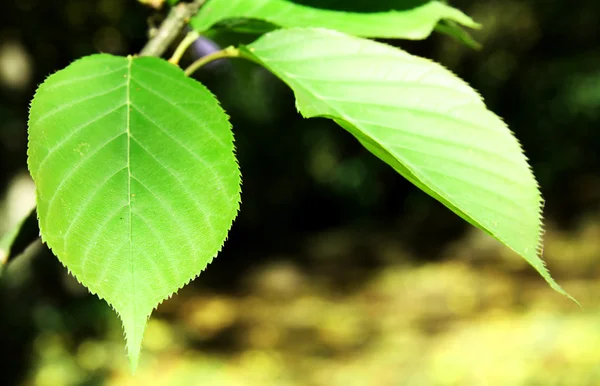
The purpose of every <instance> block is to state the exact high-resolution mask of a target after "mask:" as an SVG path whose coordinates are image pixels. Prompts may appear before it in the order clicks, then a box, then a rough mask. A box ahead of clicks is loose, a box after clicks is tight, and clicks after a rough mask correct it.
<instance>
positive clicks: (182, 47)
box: [169, 31, 200, 64]
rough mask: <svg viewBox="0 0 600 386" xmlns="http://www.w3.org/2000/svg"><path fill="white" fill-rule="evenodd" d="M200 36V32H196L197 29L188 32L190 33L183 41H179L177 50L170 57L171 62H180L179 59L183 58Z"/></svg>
mask: <svg viewBox="0 0 600 386" xmlns="http://www.w3.org/2000/svg"><path fill="white" fill-rule="evenodd" d="M199 37H200V34H199V33H198V32H196V31H191V32H188V34H187V35H185V37H184V38H183V40H182V41H181V43H179V45H178V46H177V48H176V49H175V52H174V53H173V56H171V59H169V62H171V63H173V64H179V61H180V60H181V57H182V56H183V54H184V53H185V51H186V50H187V49H188V48H189V47H190V46H191V45H192V43H194V42H195V41H196V40H197V39H198V38H199Z"/></svg>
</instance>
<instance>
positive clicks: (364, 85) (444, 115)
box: [242, 29, 565, 294]
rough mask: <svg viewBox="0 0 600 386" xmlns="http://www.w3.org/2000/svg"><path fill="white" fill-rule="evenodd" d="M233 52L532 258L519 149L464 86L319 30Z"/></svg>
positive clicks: (537, 264)
mask: <svg viewBox="0 0 600 386" xmlns="http://www.w3.org/2000/svg"><path fill="white" fill-rule="evenodd" d="M242 54H243V55H244V56H247V57H249V58H250V59H252V60H255V61H257V62H259V63H262V64H263V65H264V66H265V67H267V68H269V69H270V70H271V71H272V72H273V73H275V74H276V75H277V76H279V77H280V78H281V79H283V80H284V81H285V82H286V83H287V84H288V85H289V86H290V87H291V88H292V89H293V90H294V93H295V96H296V103H297V106H298V109H299V110H300V112H301V113H302V114H303V115H304V116H305V117H318V116H321V117H328V118H332V119H334V120H336V121H337V122H338V123H339V124H340V125H341V126H343V127H344V128H345V129H346V130H348V131H349V132H350V133H352V134H353V135H354V136H355V137H356V138H357V139H358V140H359V141H360V142H361V143H362V144H363V145H364V146H365V147H366V148H367V149H368V150H370V151H371V152H372V153H373V154H375V155H376V156H377V157H379V158H380V159H382V160H383V161H384V162H386V163H388V164H389V165H391V166H392V167H393V168H394V169H396V170H397V171H398V172H399V173H400V174H402V175H403V176H404V177H405V178H407V179H408V180H409V181H411V182H412V183H414V184H415V185H417V186H418V187H419V188H421V189H422V190H423V191H425V192H426V193H428V194H429V195H431V196H432V197H434V198H436V199H437V200H439V201H440V202H442V203H443V204H444V205H446V206H447V207H448V208H450V209H451V210H452V211H454V212H455V213H456V214H458V215H459V216H461V217H462V218H464V219H465V220H467V221H468V222H470V223H471V224H473V225H475V226H477V227H479V228H481V229H483V230H484V231H486V232H488V233H489V234H491V235H492V236H494V237H495V238H496V239H498V240H500V241H501V242H503V243H504V244H506V245H507V246H508V247H510V248H511V249H513V250H514V251H515V252H517V253H518V254H519V255H521V256H522V257H523V258H525V259H526V260H527V261H528V262H529V263H530V264H531V265H532V266H533V267H534V268H535V269H536V270H537V271H538V272H539V273H540V274H541V275H542V276H543V277H544V278H545V279H546V280H547V281H548V283H549V284H550V285H551V286H552V288H554V289H555V290H557V291H559V292H561V293H563V294H565V292H564V291H563V290H562V289H561V287H560V286H558V284H556V283H555V282H554V280H553V279H552V278H551V277H550V274H549V273H548V271H547V270H546V268H545V266H544V264H543V262H542V260H541V259H540V252H541V249H542V238H541V235H542V222H541V205H542V199H541V196H540V192H539V190H538V187H537V183H536V181H535V178H534V176H533V174H532V172H531V170H530V168H529V165H528V164H527V160H526V158H525V156H524V155H523V153H522V150H521V148H520V146H519V143H518V142H517V140H516V139H515V137H514V136H513V135H512V133H511V132H510V131H509V129H508V128H507V127H506V125H505V124H504V123H503V122H502V120H500V119H499V118H498V117H497V116H496V115H494V114H493V113H491V112H490V111H488V110H487V109H486V107H485V104H484V103H483V101H482V99H481V97H480V96H479V95H478V94H477V92H475V91H474V90H473V89H472V88H471V87H469V86H468V85H467V84H466V83H464V82H463V81H462V80H460V79H459V78H457V77H456V76H455V75H453V74H452V73H451V72H450V71H448V70H446V69H444V68H443V67H442V66H440V65H438V64H436V63H433V62H431V61H429V60H426V59H422V58H419V57H415V56H413V55H410V54H408V53H406V52H404V51H401V50H399V49H396V48H394V47H391V46H388V45H385V44H381V43H376V42H373V41H370V40H366V39H361V38H356V37H351V36H348V35H344V34H342V33H339V32H336V31H330V30H324V29H289V30H278V31H274V32H270V33H268V34H266V35H264V36H263V37H261V38H260V39H258V40H257V41H256V42H254V43H252V44H251V45H250V46H248V47H247V48H242Z"/></svg>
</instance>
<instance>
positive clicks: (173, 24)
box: [140, 0, 206, 57]
mask: <svg viewBox="0 0 600 386" xmlns="http://www.w3.org/2000/svg"><path fill="white" fill-rule="evenodd" d="M205 2H206V0H195V1H194V2H192V3H179V4H177V5H176V6H175V7H173V8H171V11H170V12H169V14H168V15H167V18H166V19H165V21H164V22H163V23H162V24H161V25H160V27H159V28H158V31H157V33H156V35H154V37H153V38H152V39H150V40H148V43H146V45H145V46H144V48H142V51H141V52H140V56H158V57H160V56H162V55H163V54H164V53H165V51H166V50H167V48H169V46H170V45H171V43H173V41H174V40H175V39H176V38H177V36H178V35H179V34H180V33H181V30H182V29H183V27H184V26H185V25H186V24H187V23H188V22H189V20H190V19H191V18H192V17H193V16H194V15H195V14H196V13H198V10H199V9H200V7H201V6H202V5H203V4H204V3H205Z"/></svg>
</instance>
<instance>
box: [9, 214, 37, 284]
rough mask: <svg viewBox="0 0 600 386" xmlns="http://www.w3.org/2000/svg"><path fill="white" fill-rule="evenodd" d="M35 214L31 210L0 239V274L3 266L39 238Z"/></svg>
mask: <svg viewBox="0 0 600 386" xmlns="http://www.w3.org/2000/svg"><path fill="white" fill-rule="evenodd" d="M35 213H36V212H35V209H33V210H32V211H31V212H29V214H28V215H27V216H25V217H23V218H22V219H21V220H20V221H19V222H18V223H17V224H15V226H13V227H12V228H11V229H10V230H9V231H8V232H7V233H6V234H5V235H4V236H2V237H1V238H0V272H2V266H3V265H5V264H6V263H8V261H9V260H11V259H13V258H15V257H17V256H18V255H20V254H21V253H23V252H24V251H25V249H27V247H28V246H30V245H31V243H33V242H34V241H35V240H37V238H38V237H39V229H38V227H37V218H36V214H35Z"/></svg>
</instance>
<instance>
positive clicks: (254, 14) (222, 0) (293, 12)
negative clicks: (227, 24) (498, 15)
mask: <svg viewBox="0 0 600 386" xmlns="http://www.w3.org/2000/svg"><path fill="white" fill-rule="evenodd" d="M237 18H249V19H259V20H263V21H267V22H269V23H273V24H276V25H279V26H281V27H324V28H328V29H333V30H337V31H340V32H344V33H348V34H352V35H358V36H364V37H378V38H402V39H415V40H418V39H425V38H426V37H427V36H429V35H430V34H431V32H432V31H433V29H434V28H435V26H436V24H437V23H438V22H439V21H440V20H443V19H445V20H452V21H455V22H457V23H459V24H461V25H464V26H467V27H470V28H479V24H477V23H475V22H474V21H473V20H472V19H471V18H470V17H468V16H467V15H465V14H464V13H462V12H461V11H459V10H458V9H456V8H452V7H450V6H449V5H446V4H444V3H441V2H439V1H430V2H426V3H424V4H422V5H419V6H417V7H414V8H410V9H405V10H402V11H389V12H373V13H358V12H343V11H334V10H328V9H319V8H312V7H307V6H304V5H299V4H294V3H292V2H289V1H285V0H209V1H207V2H206V4H205V5H204V6H203V7H202V8H201V9H200V11H199V12H198V14H197V15H196V16H195V17H193V18H192V20H191V22H190V24H191V25H192V27H194V29H195V30H196V31H198V32H204V31H206V30H208V29H210V28H211V27H212V26H214V25H215V24H216V23H218V22H221V21H224V20H227V19H237Z"/></svg>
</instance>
